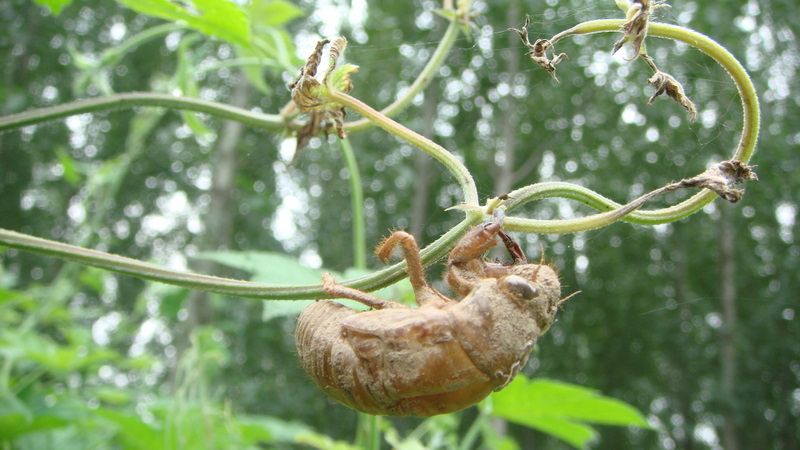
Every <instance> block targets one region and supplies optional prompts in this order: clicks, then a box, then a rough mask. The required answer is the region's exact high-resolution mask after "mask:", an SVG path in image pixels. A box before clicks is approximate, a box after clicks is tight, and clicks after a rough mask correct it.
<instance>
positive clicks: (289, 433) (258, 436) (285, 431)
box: [235, 415, 312, 445]
mask: <svg viewBox="0 0 800 450" xmlns="http://www.w3.org/2000/svg"><path fill="white" fill-rule="evenodd" d="M235 420H236V422H237V424H238V427H239V432H240V433H241V435H242V439H243V440H244V443H245V444H251V445H253V444H256V443H258V442H294V440H295V438H296V437H297V436H298V435H299V434H302V433H309V432H311V431H312V430H311V428H309V427H308V426H307V425H305V424H303V423H299V422H287V421H285V420H282V419H279V418H277V417H270V416H248V415H237V416H235Z"/></svg>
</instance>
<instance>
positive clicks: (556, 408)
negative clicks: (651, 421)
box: [492, 375, 649, 448]
mask: <svg viewBox="0 0 800 450" xmlns="http://www.w3.org/2000/svg"><path fill="white" fill-rule="evenodd" d="M492 402H493V403H492V404H493V414H494V415H495V416H497V417H502V418H504V419H506V420H509V421H511V422H515V423H519V424H522V425H526V426H529V427H531V428H535V429H538V430H540V431H542V432H545V433H548V434H551V435H553V436H556V437H558V438H559V439H562V440H564V441H566V442H568V443H570V444H571V445H573V446H575V447H578V448H583V447H585V446H586V445H587V444H588V443H589V442H590V441H591V440H592V439H594V438H595V437H596V432H595V431H594V429H593V428H592V427H591V426H589V425H587V424H601V425H618V426H635V427H641V428H649V425H648V424H647V421H646V420H645V418H644V416H642V414H641V413H640V412H639V411H637V410H636V409H635V408H633V407H632V406H630V405H628V404H626V403H624V402H622V401H619V400H616V399H613V398H610V397H606V396H603V395H602V394H600V393H599V392H598V391H596V390H594V389H589V388H585V387H582V386H577V385H574V384H568V383H562V382H558V381H552V380H528V379H527V378H526V377H524V376H522V375H520V376H518V377H517V379H516V380H515V381H514V382H513V383H511V384H510V385H509V386H508V387H506V388H505V389H504V390H502V391H500V392H497V393H495V394H494V395H493V396H492Z"/></svg>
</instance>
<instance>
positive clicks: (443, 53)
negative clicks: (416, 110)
mask: <svg viewBox="0 0 800 450" xmlns="http://www.w3.org/2000/svg"><path fill="white" fill-rule="evenodd" d="M458 29H459V23H458V21H457V20H456V19H455V18H453V19H451V20H450V25H449V26H448V27H447V30H446V31H445V32H444V36H442V40H441V41H439V46H438V47H437V48H436V51H435V52H434V53H433V55H432V56H431V59H430V60H428V64H426V65H425V67H424V68H423V69H422V72H420V73H419V75H418V76H417V79H416V80H414V83H412V84H411V86H409V87H408V89H407V90H406V91H405V92H404V93H403V95H402V96H400V98H398V99H397V100H395V101H394V102H393V103H392V104H390V105H389V106H387V107H385V108H384V109H382V110H381V114H383V115H384V116H386V117H394V116H396V115H397V113H399V112H400V111H402V110H403V109H405V107H406V106H408V104H409V103H411V101H412V100H414V97H416V95H417V94H419V93H420V92H422V91H423V90H424V89H425V88H426V87H427V86H428V84H430V82H431V80H432V79H433V77H434V76H435V75H436V72H438V71H439V68H440V67H442V64H444V60H445V59H446V58H447V55H448V53H450V49H452V48H453V45H454V44H455V42H456V37H458ZM372 125H373V123H372V122H371V121H370V120H369V119H367V118H366V117H365V118H361V119H359V120H354V121H352V122H348V123H346V124H344V129H345V130H346V131H347V132H348V133H355V132H357V131H362V130H365V129H367V128H369V127H370V126H372Z"/></svg>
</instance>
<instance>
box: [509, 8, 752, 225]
mask: <svg viewBox="0 0 800 450" xmlns="http://www.w3.org/2000/svg"><path fill="white" fill-rule="evenodd" d="M624 22H625V21H624V20H611V19H609V20H594V21H589V22H584V23H581V24H579V25H576V26H575V27H572V28H570V29H568V30H565V31H562V32H561V33H558V34H557V35H555V36H554V37H553V38H552V39H551V40H550V41H551V42H552V43H553V44H555V43H556V42H558V41H559V40H561V39H563V38H564V37H567V36H573V35H580V34H592V33H600V32H619V31H620V26H621V25H622V24H623V23H624ZM648 35H649V36H656V37H662V38H669V39H675V40H678V41H681V42H685V43H686V44H689V45H691V46H693V47H695V48H697V49H699V50H700V51H702V52H703V53H706V54H707V55H708V56H710V57H711V58H712V59H714V61H716V62H717V63H718V64H719V65H720V66H722V67H723V68H724V69H725V70H726V71H727V72H728V73H729V74H730V76H731V78H732V79H733V81H734V83H735V84H736V88H737V89H738V91H739V96H740V97H741V99H742V106H743V111H744V112H743V126H742V134H741V137H740V139H739V144H738V145H737V147H736V150H735V151H734V154H733V156H732V158H731V159H733V160H738V161H742V162H744V163H746V162H748V161H749V160H750V158H751V157H752V155H753V152H754V151H755V147H756V143H757V140H758V129H759V123H760V111H759V106H758V97H757V95H756V92H755V87H754V86H753V83H752V81H751V80H750V77H749V76H748V75H747V71H746V70H745V69H744V67H742V65H741V64H740V63H739V61H738V60H737V59H736V58H735V57H734V56H733V55H732V54H731V53H730V52H729V51H728V50H727V49H725V48H724V47H722V46H721V45H720V44H718V43H717V42H715V41H714V40H712V39H711V38H709V37H708V36H706V35H704V34H701V33H698V32H696V31H693V30H690V29H688V28H684V27H680V26H677V25H669V24H664V23H650V25H649V29H648ZM511 197H512V201H511V202H510V205H509V208H512V207H516V206H518V205H519V204H521V202H525V201H530V200H534V199H536V198H545V197H563V198H572V199H575V200H578V201H581V202H583V203H586V204H587V205H589V206H591V207H593V208H595V209H598V210H601V211H603V210H608V209H617V208H621V207H622V205H621V204H619V203H616V202H614V201H611V200H609V199H607V198H605V197H603V196H601V195H599V194H597V193H596V192H594V191H591V190H589V189H585V188H581V187H579V186H577V185H572V184H569V183H541V184H539V185H533V186H530V187H527V188H523V189H522V190H519V191H515V192H514V193H511ZM716 197H717V195H716V194H715V193H714V192H711V191H709V190H703V191H701V192H699V193H697V194H695V195H693V196H692V197H690V198H688V199H686V200H684V201H683V202H681V203H679V204H677V205H673V206H670V207H667V208H660V209H655V210H649V211H647V210H645V211H635V212H631V213H630V214H628V215H623V217H625V220H626V221H629V222H633V223H638V224H642V225H657V224H662V223H668V222H673V221H676V220H679V219H682V218H684V217H686V216H689V215H691V214H694V213H695V212H697V211H699V210H700V209H702V208H703V207H705V206H706V205H708V204H709V203H711V202H712V201H713V200H714V199H715V198H716ZM613 217H615V214H606V213H599V214H595V215H591V216H587V217H582V218H578V219H568V220H533V219H521V218H508V219H507V220H506V226H507V228H508V229H512V230H517V231H524V232H528V233H572V232H576V231H584V230H589V229H593V228H597V227H598V226H604V225H607V224H609V223H611V222H608V220H610V219H611V218H613ZM615 220H619V218H617V219H615Z"/></svg>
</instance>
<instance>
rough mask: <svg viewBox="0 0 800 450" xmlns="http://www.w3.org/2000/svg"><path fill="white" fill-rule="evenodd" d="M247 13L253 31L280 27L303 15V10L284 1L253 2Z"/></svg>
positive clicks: (265, 0) (259, 0)
mask: <svg viewBox="0 0 800 450" xmlns="http://www.w3.org/2000/svg"><path fill="white" fill-rule="evenodd" d="M247 11H248V12H249V13H250V22H251V23H252V26H253V31H254V32H258V31H259V29H260V28H262V27H280V26H282V25H285V24H287V23H289V22H291V21H292V20H294V19H297V18H299V17H301V16H302V15H303V13H304V12H303V9H302V8H300V7H298V6H296V5H293V4H292V3H289V2H287V1H284V0H253V1H252V2H251V3H250V5H249V7H248V8H247Z"/></svg>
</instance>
